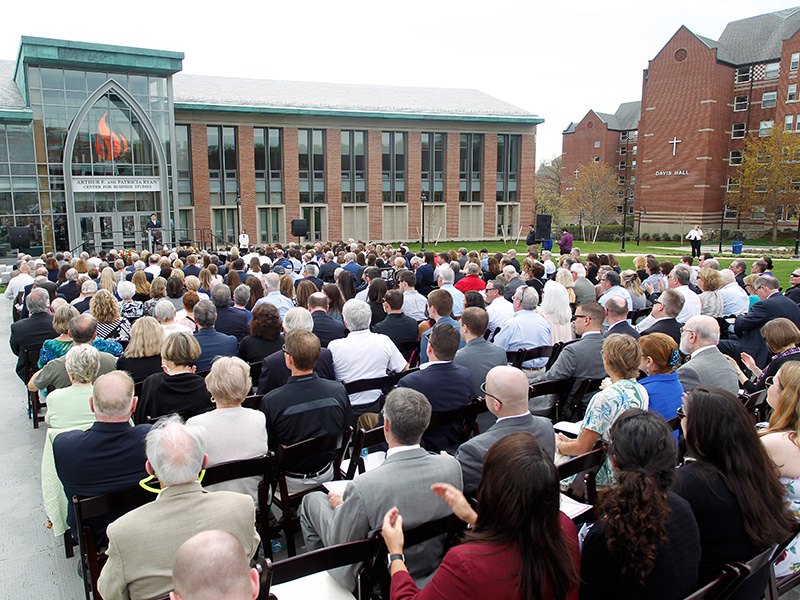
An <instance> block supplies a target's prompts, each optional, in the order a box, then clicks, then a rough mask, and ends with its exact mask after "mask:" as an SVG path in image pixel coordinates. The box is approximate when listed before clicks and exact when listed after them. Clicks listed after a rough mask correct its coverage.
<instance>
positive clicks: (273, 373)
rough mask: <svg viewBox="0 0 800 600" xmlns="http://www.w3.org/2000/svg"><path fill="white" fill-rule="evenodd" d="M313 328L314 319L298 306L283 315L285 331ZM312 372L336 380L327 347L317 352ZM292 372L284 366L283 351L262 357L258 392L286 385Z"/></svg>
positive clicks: (264, 392)
mask: <svg viewBox="0 0 800 600" xmlns="http://www.w3.org/2000/svg"><path fill="white" fill-rule="evenodd" d="M313 328H314V319H313V318H312V316H311V314H309V312H308V311H307V310H306V309H305V308H301V307H299V306H296V307H295V308H290V309H289V310H288V311H287V312H286V315H284V317H283V330H284V331H285V332H286V333H289V332H290V331H294V330H295V329H302V330H303V331H311V330H312V329H313ZM314 373H316V374H317V375H319V376H320V377H321V378H323V379H330V380H332V381H335V380H336V371H335V370H334V368H333V355H331V351H330V350H328V349H327V348H322V349H321V350H320V353H319V358H318V359H317V363H316V365H314ZM291 374H292V372H291V371H290V370H289V367H287V366H286V361H285V360H284V358H283V352H273V353H272V354H270V355H268V356H267V357H266V358H264V360H263V362H262V363H261V375H260V376H259V378H258V392H257V393H259V394H266V393H268V392H270V391H272V390H274V389H276V388H279V387H281V386H282V385H286V382H287V381H289V377H290V376H291Z"/></svg>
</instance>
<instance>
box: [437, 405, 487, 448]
mask: <svg viewBox="0 0 800 600" xmlns="http://www.w3.org/2000/svg"><path fill="white" fill-rule="evenodd" d="M487 410H489V409H488V408H487V407H486V402H484V400H483V399H482V398H473V399H472V401H471V402H470V403H469V404H465V405H464V406H461V407H459V408H455V409H453V410H447V411H443V412H438V413H433V414H432V415H431V420H430V423H428V427H427V428H426V429H425V432H426V433H427V432H430V431H433V430H435V429H438V428H440V427H445V426H447V425H451V424H456V425H458V426H459V430H460V431H461V435H460V438H459V440H458V443H459V444H463V443H464V442H466V441H467V440H469V438H470V437H472V434H473V432H474V429H475V420H476V419H477V418H478V415H479V414H480V413H482V412H486V411H487ZM423 439H424V434H423Z"/></svg>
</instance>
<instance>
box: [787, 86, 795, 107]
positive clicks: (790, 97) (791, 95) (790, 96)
mask: <svg viewBox="0 0 800 600" xmlns="http://www.w3.org/2000/svg"><path fill="white" fill-rule="evenodd" d="M795 100H797V84H796V83H790V84H789V87H788V88H787V90H786V101H787V102H794V101H795Z"/></svg>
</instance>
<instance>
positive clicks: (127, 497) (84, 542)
mask: <svg viewBox="0 0 800 600" xmlns="http://www.w3.org/2000/svg"><path fill="white" fill-rule="evenodd" d="M156 498H157V495H156V494H154V493H152V492H148V491H147V490H145V489H144V488H142V487H139V486H136V487H135V488H130V489H128V490H124V491H121V492H112V493H110V494H104V495H102V496H93V497H91V498H84V499H83V500H79V499H78V497H77V496H73V497H72V506H73V509H74V511H75V525H76V527H77V529H78V531H79V532H80V540H79V541H80V543H79V547H80V554H81V561H82V563H81V564H83V565H86V567H87V568H88V571H89V572H88V573H86V572H85V571H84V574H83V589H84V593H85V595H86V600H91V598H95V600H97V599H99V598H101V596H100V592H99V591H98V589H97V580H98V579H99V578H100V570H101V569H102V567H103V565H104V564H105V561H106V559H107V558H108V557H107V556H106V554H105V553H104V552H99V551H98V548H97V545H96V544H95V540H94V533H93V532H92V527H91V525H90V524H89V520H90V519H93V518H96V517H101V516H103V515H107V514H110V513H120V512H129V511H131V510H133V509H134V508H138V507H139V506H142V505H144V504H147V503H148V502H152V501H153V500H155V499H156Z"/></svg>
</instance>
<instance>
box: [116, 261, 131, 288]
mask: <svg viewBox="0 0 800 600" xmlns="http://www.w3.org/2000/svg"><path fill="white" fill-rule="evenodd" d="M127 275H128V272H127V271H126V270H125V261H124V260H122V259H121V258H118V259H117V260H115V261H114V280H115V281H116V282H117V283H119V282H120V281H125V277H127Z"/></svg>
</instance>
